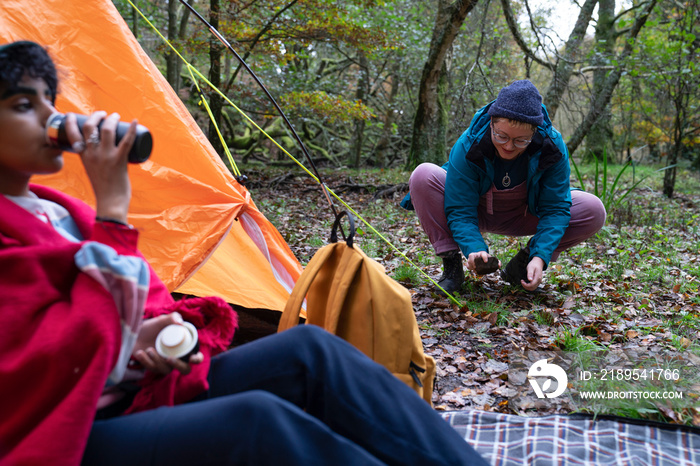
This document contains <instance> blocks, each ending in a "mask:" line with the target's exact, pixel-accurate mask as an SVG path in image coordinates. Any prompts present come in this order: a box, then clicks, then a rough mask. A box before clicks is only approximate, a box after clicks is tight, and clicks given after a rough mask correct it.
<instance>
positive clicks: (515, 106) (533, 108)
mask: <svg viewBox="0 0 700 466" xmlns="http://www.w3.org/2000/svg"><path fill="white" fill-rule="evenodd" d="M488 114H489V115H490V116H491V117H492V118H494V117H502V118H508V119H510V120H516V121H522V122H524V123H530V124H531V125H535V126H540V125H541V124H542V122H543V121H544V116H543V115H542V96H541V95H540V93H539V91H538V90H537V88H536V87H535V85H534V84H532V83H531V82H530V81H529V80H527V79H523V80H521V81H514V82H513V83H512V84H511V85H510V86H506V87H504V88H503V89H501V91H500V92H499V93H498V97H497V98H496V100H495V102H494V103H493V104H491V107H490V108H489V111H488Z"/></svg>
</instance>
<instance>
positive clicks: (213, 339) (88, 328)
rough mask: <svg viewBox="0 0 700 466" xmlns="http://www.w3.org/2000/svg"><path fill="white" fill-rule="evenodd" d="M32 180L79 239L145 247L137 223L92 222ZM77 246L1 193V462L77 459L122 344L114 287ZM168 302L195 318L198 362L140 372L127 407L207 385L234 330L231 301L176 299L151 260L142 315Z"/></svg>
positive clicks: (128, 249)
mask: <svg viewBox="0 0 700 466" xmlns="http://www.w3.org/2000/svg"><path fill="white" fill-rule="evenodd" d="M31 189H32V191H33V192H34V193H36V194H37V195H38V196H39V197H41V198H44V199H48V200H52V201H54V202H57V203H59V204H61V205H63V206H64V207H66V208H67V209H68V211H69V212H70V214H71V216H72V217H73V219H74V220H75V222H76V224H77V225H78V228H79V229H80V231H81V233H82V234H83V237H84V238H85V239H86V240H92V241H99V242H101V243H104V244H106V245H108V246H111V247H113V248H114V249H115V250H116V251H117V252H118V253H120V254H125V255H134V256H139V257H142V256H141V254H140V253H139V252H138V250H137V248H136V244H137V239H138V232H137V231H136V230H130V229H126V228H121V227H119V226H113V225H102V224H101V223H95V222H94V216H95V212H94V211H93V209H91V208H90V207H89V206H87V205H86V204H84V203H82V202H81V201H78V200H76V199H74V198H71V197H69V196H66V195H64V194H62V193H60V192H58V191H55V190H52V189H49V188H45V187H39V186H32V187H31ZM81 246H82V244H81V243H71V242H69V241H67V240H66V239H64V238H63V237H62V236H61V235H59V234H58V233H57V232H56V231H55V230H54V229H53V227H51V226H50V225H48V224H45V223H43V222H42V221H41V220H39V219H37V218H36V217H35V216H34V215H33V214H31V213H29V212H27V211H26V210H24V209H23V208H21V207H19V206H17V205H16V204H14V203H13V202H11V201H9V200H8V199H6V198H5V197H4V196H0V277H2V278H1V279H0V464H12V465H17V464H27V465H36V464H52V465H63V464H65V465H77V464H80V460H81V457H82V452H83V450H84V448H85V443H86V441H87V437H88V434H89V432H90V426H91V425H92V421H93V418H94V415H95V409H96V403H97V400H98V398H99V396H100V394H101V392H102V390H103V388H104V384H105V381H106V379H107V376H108V375H109V373H110V371H111V370H112V367H113V366H114V364H115V362H116V360H117V357H118V355H119V348H120V344H121V330H120V325H119V316H118V315H117V311H116V307H115V305H114V300H113V298H112V296H111V295H110V294H109V292H108V291H107V290H106V289H105V288H104V287H102V285H100V284H99V283H97V282H96V281H95V280H93V279H92V278H90V277H89V276H87V275H85V274H84V273H81V272H80V271H79V270H78V268H77V266H76V265H75V261H74V256H75V254H76V252H78V250H79V249H80V248H81ZM172 310H178V311H179V312H181V313H182V314H183V317H184V318H185V320H188V321H191V322H192V323H194V324H195V326H197V327H199V329H200V332H199V333H200V345H201V348H202V352H203V353H205V362H204V363H203V364H200V365H197V366H195V367H193V370H192V372H191V373H190V374H189V375H187V376H181V375H180V374H179V373H177V372H173V373H171V374H170V375H169V376H168V377H165V378H160V379H156V378H151V377H147V378H146V379H144V388H143V389H142V390H141V391H140V392H139V394H138V395H137V398H136V399H135V401H134V405H133V406H132V408H131V410H132V411H140V410H144V409H150V408H154V407H156V406H161V405H172V404H174V403H180V402H184V401H187V400H189V399H191V398H192V397H193V396H195V395H196V394H198V393H199V392H201V391H202V390H204V389H206V388H207V382H206V376H207V373H208V369H209V357H210V356H211V355H213V354H215V353H218V352H220V351H222V350H224V349H225V348H226V346H227V345H228V343H229V342H230V341H231V338H232V337H233V332H234V329H235V326H236V315H235V313H234V312H233V310H232V309H231V308H230V306H228V304H226V303H225V302H224V301H223V300H221V299H219V298H194V299H190V300H184V301H180V302H175V301H174V300H173V299H172V297H171V296H170V293H169V292H168V290H167V289H166V287H165V286H164V285H163V283H162V282H161V281H160V280H159V279H158V277H157V276H156V274H155V272H154V271H153V270H152V269H151V281H150V289H149V296H148V301H147V303H146V311H145V313H146V316H147V317H151V316H155V315H159V314H163V313H167V312H171V311H172Z"/></svg>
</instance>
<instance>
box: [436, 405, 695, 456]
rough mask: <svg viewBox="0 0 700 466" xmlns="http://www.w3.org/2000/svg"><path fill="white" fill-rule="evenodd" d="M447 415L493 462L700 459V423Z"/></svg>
mask: <svg viewBox="0 0 700 466" xmlns="http://www.w3.org/2000/svg"><path fill="white" fill-rule="evenodd" d="M442 416H443V418H444V419H445V420H447V421H448V422H449V423H450V425H452V427H454V428H455V429H456V430H457V431H458V432H459V433H460V434H461V435H462V436H463V437H464V439H465V440H466V441H467V442H468V443H469V444H470V445H471V446H472V447H474V448H475V449H476V451H478V452H479V453H480V454H481V455H482V456H483V457H484V458H485V459H486V460H487V461H488V462H490V463H491V464H493V465H494V466H506V465H508V466H510V465H528V466H532V465H547V466H550V465H596V466H601V465H615V466H618V465H624V466H627V465H629V466H632V465H634V466H646V465H657V466H665V465H668V466H678V465H688V466H691V465H700V429H698V428H695V427H690V426H679V425H673V424H663V423H657V422H648V421H638V420H633V419H627V418H621V417H614V416H605V417H603V418H601V417H599V418H598V419H596V420H594V419H593V418H592V417H590V416H586V415H570V416H567V415H551V416H544V417H523V416H515V415H511V414H499V413H491V412H485V411H471V410H466V411H449V412H445V413H442Z"/></svg>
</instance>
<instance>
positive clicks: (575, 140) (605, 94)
mask: <svg viewBox="0 0 700 466" xmlns="http://www.w3.org/2000/svg"><path fill="white" fill-rule="evenodd" d="M656 2H657V0H650V1H649V3H648V4H647V5H646V8H645V9H644V11H642V13H641V14H640V15H639V16H638V17H637V18H636V19H635V21H634V24H633V25H632V27H631V28H630V31H629V34H628V35H627V38H626V40H625V46H624V48H623V49H622V51H621V52H620V54H619V56H618V57H617V61H618V62H619V63H622V64H624V63H625V62H626V61H627V58H629V56H630V54H631V53H632V49H633V47H634V43H635V39H636V38H637V36H638V35H639V31H641V29H642V27H643V26H644V24H645V23H646V21H647V19H648V18H649V14H650V13H651V11H652V10H653V9H654V7H655V6H656ZM622 71H623V67H622V66H619V67H617V68H615V69H614V70H612V71H611V72H610V74H609V75H608V76H607V77H606V78H605V82H604V83H603V87H602V89H601V91H600V93H599V94H598V95H596V96H594V99H593V101H592V102H591V107H590V108H589V110H588V113H587V114H586V116H585V117H584V118H583V121H582V122H581V123H580V124H579V126H578V127H577V128H576V130H574V134H573V135H572V136H571V138H570V139H569V140H568V141H567V142H566V145H567V147H568V149H569V153H570V154H571V155H573V153H574V152H575V151H576V149H577V148H578V146H579V145H581V142H582V141H583V138H584V137H585V136H586V134H587V133H588V131H590V129H591V127H592V126H593V125H594V124H595V122H596V121H598V118H600V115H602V113H603V111H604V110H605V108H606V107H607V106H608V104H609V103H610V99H611V98H612V94H613V91H614V90H615V87H616V86H617V83H618V82H620V76H622Z"/></svg>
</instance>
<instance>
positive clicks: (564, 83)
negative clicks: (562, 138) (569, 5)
mask: <svg viewBox="0 0 700 466" xmlns="http://www.w3.org/2000/svg"><path fill="white" fill-rule="evenodd" d="M612 1H613V2H614V0H612ZM596 3H598V0H586V2H585V3H584V4H583V6H582V7H581V11H580V12H579V14H578V19H576V24H575V25H574V29H573V30H572V31H571V35H570V36H569V38H568V39H567V40H566V44H565V45H564V54H563V55H562V56H561V57H558V59H557V63H556V66H555V68H554V76H553V77H552V82H551V84H550V85H549V88H548V89H547V91H546V92H545V95H544V97H543V99H542V102H543V103H544V104H545V106H546V107H547V111H548V112H549V117H550V118H551V119H552V120H553V119H554V115H556V113H557V110H559V105H560V104H561V99H562V96H563V95H564V92H565V91H566V88H567V87H569V80H570V79H571V73H572V72H573V69H574V65H575V64H576V63H577V62H578V61H579V59H580V55H581V53H580V51H581V44H582V43H583V39H584V37H585V36H586V29H587V28H588V24H589V23H590V22H591V16H592V15H593V9H594V8H595V5H596Z"/></svg>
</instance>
